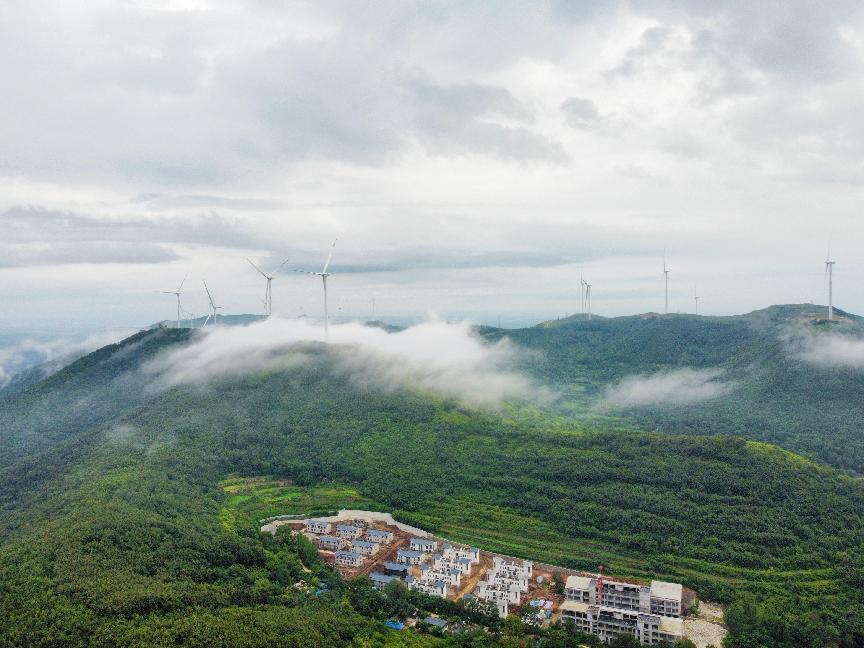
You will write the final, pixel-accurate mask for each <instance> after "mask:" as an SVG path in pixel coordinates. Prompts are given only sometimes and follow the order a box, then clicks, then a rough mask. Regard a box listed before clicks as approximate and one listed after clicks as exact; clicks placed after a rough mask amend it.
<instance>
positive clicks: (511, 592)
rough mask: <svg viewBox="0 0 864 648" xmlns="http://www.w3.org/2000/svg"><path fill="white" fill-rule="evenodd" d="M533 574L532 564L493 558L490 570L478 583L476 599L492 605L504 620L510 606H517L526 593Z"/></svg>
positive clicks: (497, 557) (499, 557) (525, 561)
mask: <svg viewBox="0 0 864 648" xmlns="http://www.w3.org/2000/svg"><path fill="white" fill-rule="evenodd" d="M533 573H534V563H532V562H529V561H527V560H515V559H508V558H502V557H501V556H494V557H493V558H492V568H491V569H490V570H489V571H488V572H486V576H485V578H484V579H483V580H481V581H480V584H479V586H478V588H477V598H479V599H481V600H483V601H486V602H488V603H492V604H494V605H495V606H496V607H497V608H498V614H499V615H500V616H501V617H502V618H504V617H506V616H507V615H508V614H509V613H510V606H511V605H514V606H516V605H519V604H520V603H521V602H522V595H523V594H525V593H527V592H528V583H529V581H530V580H531V576H532V574H533Z"/></svg>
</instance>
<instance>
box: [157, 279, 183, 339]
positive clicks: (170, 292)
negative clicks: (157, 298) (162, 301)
mask: <svg viewBox="0 0 864 648" xmlns="http://www.w3.org/2000/svg"><path fill="white" fill-rule="evenodd" d="M188 276H189V273H188V272H187V273H186V276H184V277H183V281H181V282H180V285H179V286H177V290H163V291H162V294H163V295H174V296H175V297H177V328H178V329H179V328H180V293H182V292H183V284H184V283H186V277H188Z"/></svg>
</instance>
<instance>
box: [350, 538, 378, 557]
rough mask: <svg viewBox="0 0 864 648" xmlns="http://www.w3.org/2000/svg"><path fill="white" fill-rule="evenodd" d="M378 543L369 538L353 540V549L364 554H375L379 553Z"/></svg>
mask: <svg viewBox="0 0 864 648" xmlns="http://www.w3.org/2000/svg"><path fill="white" fill-rule="evenodd" d="M378 547H379V545H378V543H377V542H369V541H368V540H352V541H351V551H355V552H357V553H359V554H363V555H364V556H374V555H375V554H376V553H378Z"/></svg>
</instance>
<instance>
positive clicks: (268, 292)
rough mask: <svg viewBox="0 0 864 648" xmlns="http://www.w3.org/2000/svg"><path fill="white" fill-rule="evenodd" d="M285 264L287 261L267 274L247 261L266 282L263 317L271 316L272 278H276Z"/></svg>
mask: <svg viewBox="0 0 864 648" xmlns="http://www.w3.org/2000/svg"><path fill="white" fill-rule="evenodd" d="M246 260H247V261H249V259H246ZM286 263H288V259H285V260H284V261H283V262H282V263H280V264H279V265H278V266H276V267H275V268H274V269H273V271H272V272H270V273H269V274H268V273H266V272H264V271H263V270H262V269H261V268H259V267H258V266H257V265H255V264H254V263H252V261H249V265H251V266H252V267H253V268H255V269H256V270H257V271H258V272H259V273H260V274H261V276H262V277H264V278H265V279H266V280H267V288H266V290H265V291H264V316H265V317H270V316H271V315H272V314H273V286H272V284H273V277H274V276H276V273H277V272H279V269H280V268H281V267H282V266H284V265H285V264H286Z"/></svg>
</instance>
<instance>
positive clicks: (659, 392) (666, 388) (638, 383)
mask: <svg viewBox="0 0 864 648" xmlns="http://www.w3.org/2000/svg"><path fill="white" fill-rule="evenodd" d="M722 375H723V372H722V371H721V370H720V369H691V368H684V369H675V370H673V371H661V372H659V373H655V374H647V375H638V376H627V377H625V378H623V379H622V380H621V381H619V382H618V383H617V384H615V385H611V386H609V387H607V389H606V392H605V394H604V396H603V403H604V404H605V405H612V406H617V407H639V406H646V405H687V404H690V403H699V402H702V401H706V400H710V399H712V398H718V397H720V396H724V395H726V394H728V393H729V392H730V391H731V390H732V389H733V388H734V384H732V383H729V382H724V381H722V380H721V377H722Z"/></svg>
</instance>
